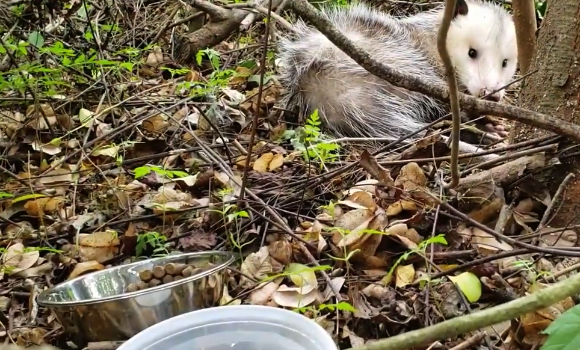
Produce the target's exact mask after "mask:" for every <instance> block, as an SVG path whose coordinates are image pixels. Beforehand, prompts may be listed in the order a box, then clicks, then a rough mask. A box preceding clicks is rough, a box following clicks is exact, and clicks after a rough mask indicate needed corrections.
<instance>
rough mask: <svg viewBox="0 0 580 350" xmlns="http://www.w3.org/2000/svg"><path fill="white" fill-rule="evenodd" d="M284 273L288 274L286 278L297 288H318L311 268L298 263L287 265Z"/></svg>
mask: <svg viewBox="0 0 580 350" xmlns="http://www.w3.org/2000/svg"><path fill="white" fill-rule="evenodd" d="M285 272H286V273H289V274H290V275H289V276H288V277H289V278H290V279H291V280H292V282H294V284H295V285H297V286H298V287H305V286H311V287H313V288H317V287H318V281H317V280H316V274H315V273H314V271H313V270H312V268H310V267H308V266H306V265H303V264H298V263H291V264H288V267H286V271H285Z"/></svg>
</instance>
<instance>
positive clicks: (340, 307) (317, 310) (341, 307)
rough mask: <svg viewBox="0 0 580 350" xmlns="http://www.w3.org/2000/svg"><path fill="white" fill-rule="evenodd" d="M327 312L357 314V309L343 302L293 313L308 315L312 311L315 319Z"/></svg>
mask: <svg viewBox="0 0 580 350" xmlns="http://www.w3.org/2000/svg"><path fill="white" fill-rule="evenodd" d="M325 310H328V311H330V312H334V310H340V311H348V312H356V309H355V308H354V306H352V305H351V304H350V303H348V302H346V301H341V302H339V303H338V304H324V303H322V304H320V305H318V307H317V308H314V307H312V306H303V307H299V308H296V309H293V311H295V312H298V313H301V314H303V313H306V312H307V311H310V312H312V313H313V314H314V317H315V318H316V317H317V316H318V315H319V314H320V313H321V312H323V311H325Z"/></svg>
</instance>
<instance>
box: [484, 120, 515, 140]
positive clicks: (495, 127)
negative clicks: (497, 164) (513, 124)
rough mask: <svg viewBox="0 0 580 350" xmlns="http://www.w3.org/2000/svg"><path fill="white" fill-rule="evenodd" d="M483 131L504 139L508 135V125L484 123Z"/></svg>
mask: <svg viewBox="0 0 580 350" xmlns="http://www.w3.org/2000/svg"><path fill="white" fill-rule="evenodd" d="M485 131H486V132H488V133H490V134H491V135H493V136H496V137H499V138H502V139H505V138H506V137H508V135H509V127H506V126H504V125H499V124H493V123H487V124H485Z"/></svg>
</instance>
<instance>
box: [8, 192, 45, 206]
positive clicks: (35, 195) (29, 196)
mask: <svg viewBox="0 0 580 350" xmlns="http://www.w3.org/2000/svg"><path fill="white" fill-rule="evenodd" d="M44 197H46V195H44V194H40V193H31V194H25V195H24V196H20V197H18V198H16V199H15V200H13V201H12V204H14V203H18V202H22V201H27V200H29V199H36V198H44Z"/></svg>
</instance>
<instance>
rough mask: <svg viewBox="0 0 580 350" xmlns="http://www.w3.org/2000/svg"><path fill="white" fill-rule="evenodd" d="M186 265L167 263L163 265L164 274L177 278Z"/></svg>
mask: <svg viewBox="0 0 580 350" xmlns="http://www.w3.org/2000/svg"><path fill="white" fill-rule="evenodd" d="M186 266H187V265H185V264H178V263H167V264H165V272H166V273H167V274H168V275H171V276H179V275H181V273H182V272H183V269H185V267H186Z"/></svg>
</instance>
